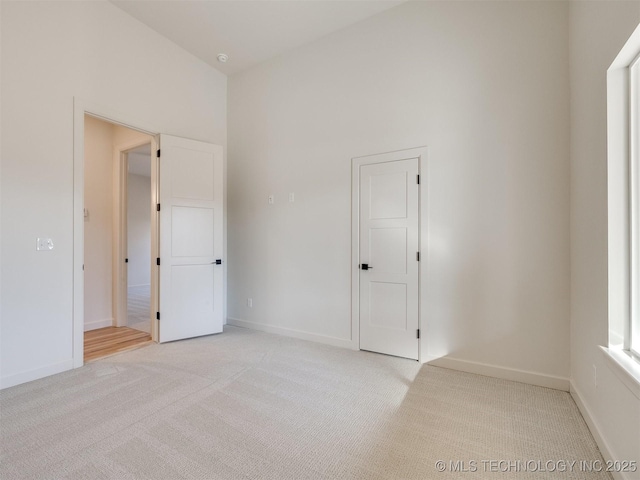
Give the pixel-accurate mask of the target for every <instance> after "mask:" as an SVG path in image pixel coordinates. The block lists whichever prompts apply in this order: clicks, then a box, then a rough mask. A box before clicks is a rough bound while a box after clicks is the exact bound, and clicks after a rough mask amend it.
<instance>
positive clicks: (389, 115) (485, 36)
mask: <svg viewBox="0 0 640 480" xmlns="http://www.w3.org/2000/svg"><path fill="white" fill-rule="evenodd" d="M568 26H569V19H568V5H567V4H566V3H561V2H496V3H492V2H468V3H465V2H410V3H407V4H404V5H401V6H400V7H397V8H395V9H392V10H389V11H387V12H384V13H382V14H380V15H376V16H375V17H372V18H370V19H368V20H365V21H363V22H361V23H358V24H356V25H354V26H352V27H349V28H346V29H344V30H342V31H340V32H337V33H335V34H332V35H330V36H328V37H325V38H324V39H322V40H320V41H318V42H316V43H313V44H311V45H309V46H306V47H303V48H301V49H298V50H296V51H293V52H291V53H288V54H285V55H283V56H281V57H279V58H277V59H275V60H273V61H271V62H268V63H266V64H263V65H260V66H258V67H255V68H253V69H251V70H249V71H247V72H244V73H240V74H238V75H235V76H233V77H230V80H229V159H230V161H229V239H230V241H229V297H228V299H229V307H228V309H229V317H230V321H236V322H238V321H240V322H238V323H241V324H244V325H253V326H255V327H257V328H271V329H273V330H274V331H280V332H283V333H289V334H298V335H299V334H301V333H300V332H302V334H303V335H304V334H309V336H310V338H316V339H320V340H324V341H328V342H332V343H337V344H340V343H341V342H342V343H347V342H349V341H350V332H351V320H350V311H351V310H350V302H351V298H350V282H351V279H350V272H351V261H352V259H351V258H350V246H351V236H350V232H351V230H350V228H351V227H350V225H351V215H350V213H351V205H350V198H351V197H350V194H351V188H350V187H351V177H350V168H351V158H352V157H355V156H360V155H366V154H374V153H379V152H385V151H391V150H398V149H404V148H410V147H416V146H421V145H427V146H428V147H429V151H430V155H429V171H428V185H427V189H428V196H429V197H428V202H429V212H428V224H429V225H428V226H429V251H428V252H427V255H424V256H423V259H425V260H426V263H425V264H423V267H424V266H426V268H427V271H428V273H427V275H426V281H427V289H428V292H429V294H428V296H427V297H425V298H423V299H422V301H423V306H424V307H425V308H424V309H423V311H422V315H423V319H424V320H425V321H426V324H427V329H426V332H424V333H425V335H426V342H427V351H428V353H429V355H431V356H432V357H443V356H448V357H449V358H456V359H460V360H462V362H459V363H457V366H458V367H459V368H469V369H474V368H476V367H477V365H474V363H473V362H479V363H484V364H489V365H493V366H496V367H498V369H497V370H495V369H493V370H492V369H489V370H490V371H491V372H493V373H496V372H498V373H500V372H502V374H505V375H507V376H508V375H512V374H515V375H516V376H517V375H518V374H519V372H511V373H509V371H508V370H504V369H515V370H523V371H526V372H534V373H538V374H540V375H539V376H536V375H534V376H529V377H528V378H529V380H531V379H534V381H536V380H535V379H537V380H540V381H541V382H542V383H545V382H550V384H553V385H556V386H558V385H560V386H561V387H565V388H566V387H568V380H567V378H568V376H569V161H568V159H569V141H568V138H569V103H568V99H569V88H568V87H569V67H568V65H569V57H568ZM289 192H294V193H295V195H296V201H295V203H293V204H289V203H287V194H288V193H289ZM269 194H274V195H275V198H276V203H275V204H274V205H271V206H270V205H268V204H267V196H268V195H269ZM423 254H424V252H423ZM353 261H354V262H356V263H357V260H353ZM248 297H251V298H253V308H248V307H247V306H246V299H247V298H248ZM233 319H235V320H233ZM500 369H503V370H500Z"/></svg>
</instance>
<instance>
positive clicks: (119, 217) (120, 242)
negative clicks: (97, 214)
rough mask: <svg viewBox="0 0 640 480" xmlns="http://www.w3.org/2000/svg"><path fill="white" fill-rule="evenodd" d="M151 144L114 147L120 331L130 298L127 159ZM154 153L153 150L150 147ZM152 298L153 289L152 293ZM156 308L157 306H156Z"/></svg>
mask: <svg viewBox="0 0 640 480" xmlns="http://www.w3.org/2000/svg"><path fill="white" fill-rule="evenodd" d="M151 143H152V139H141V140H134V141H131V142H127V143H123V144H119V145H116V146H114V148H113V168H114V170H113V212H114V218H113V229H114V232H113V233H114V235H113V238H114V242H113V293H114V294H113V307H112V308H113V313H114V317H115V324H116V326H118V327H123V326H126V325H127V323H126V322H125V321H124V319H126V318H127V298H128V290H127V287H128V281H127V271H128V265H127V264H126V263H125V262H124V259H125V258H127V257H128V246H127V245H128V235H127V232H128V226H127V205H128V193H127V184H128V173H129V169H128V164H129V163H128V155H129V150H133V149H134V148H137V147H141V146H143V145H148V144H151ZM151 150H152V151H153V146H151ZM154 157H155V155H151V165H152V166H151V169H152V170H153V164H154ZM154 187H156V185H155V184H154V183H153V180H152V181H151V198H149V208H150V210H151V232H152V233H151V242H152V245H154V244H155V243H156V242H157V235H154V234H153V232H154V225H155V220H156V218H155V217H156V216H157V213H156V211H155V209H154V208H152V205H155V204H156V200H155V195H154V192H155V190H156V189H155V188H154ZM150 250H151V258H156V257H155V256H154V248H153V247H151V249H150ZM150 265H151V271H150V272H149V274H150V279H151V283H152V284H153V283H154V281H153V277H154V271H155V270H156V269H155V268H154V266H153V265H154V262H153V261H152V262H151V264H150ZM151 291H152V294H151V296H152V297H153V288H152V289H151ZM154 305H155V304H154ZM149 322H150V324H151V338H152V339H153V340H156V337H155V336H154V330H155V328H154V323H155V322H153V321H152V320H151V317H149Z"/></svg>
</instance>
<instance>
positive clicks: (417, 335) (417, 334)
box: [416, 329, 420, 338]
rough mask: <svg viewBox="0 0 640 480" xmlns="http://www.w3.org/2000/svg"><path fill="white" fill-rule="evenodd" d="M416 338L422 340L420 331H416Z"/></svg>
mask: <svg viewBox="0 0 640 480" xmlns="http://www.w3.org/2000/svg"><path fill="white" fill-rule="evenodd" d="M416 338H420V329H418V330H416Z"/></svg>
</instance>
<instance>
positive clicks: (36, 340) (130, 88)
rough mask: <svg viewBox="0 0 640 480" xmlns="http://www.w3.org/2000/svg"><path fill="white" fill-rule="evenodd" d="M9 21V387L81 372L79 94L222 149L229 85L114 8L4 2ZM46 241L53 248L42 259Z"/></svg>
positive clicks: (5, 40) (4, 218)
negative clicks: (77, 328)
mask: <svg viewBox="0 0 640 480" xmlns="http://www.w3.org/2000/svg"><path fill="white" fill-rule="evenodd" d="M1 21H2V26H1V35H2V39H1V41H2V85H1V88H2V105H1V106H0V108H1V115H2V132H1V134H2V152H1V157H2V187H1V192H2V199H1V203H2V213H1V222H2V232H3V236H2V258H1V269H2V305H1V307H0V308H1V310H2V313H1V315H2V317H1V318H2V324H1V325H0V328H1V330H2V339H1V340H0V341H1V345H0V347H1V353H0V364H1V372H0V375H1V377H2V380H1V381H2V385H10V384H13V383H16V382H22V381H27V380H30V379H34V378H38V377H40V376H44V375H47V374H51V373H55V372H58V371H61V370H64V369H67V368H71V366H72V365H73V362H72V355H73V352H72V305H73V303H72V302H73V285H72V279H73V275H72V274H73V99H74V96H75V97H78V98H80V99H82V100H84V101H85V102H87V103H92V104H98V105H103V106H105V107H106V108H108V109H110V110H112V111H116V112H121V113H122V115H123V116H125V117H127V118H136V119H139V121H140V122H141V123H142V124H144V125H141V126H143V127H144V126H146V125H152V126H157V128H158V129H160V130H161V133H167V134H172V135H177V136H183V137H188V138H193V139H197V140H202V141H207V142H212V143H217V144H220V145H223V146H225V145H226V77H225V76H224V75H222V74H221V73H219V72H218V71H216V70H215V69H213V68H212V67H210V66H208V65H206V64H204V63H203V62H201V61H199V60H197V59H196V58H194V57H193V56H192V55H190V54H187V53H186V52H184V51H183V50H181V49H180V48H179V47H177V46H176V45H175V44H173V43H171V42H170V41H168V40H167V39H165V38H163V37H162V36H160V35H159V34H157V33H156V32H154V31H152V30H151V29H149V28H147V27H145V26H144V25H142V24H141V23H139V22H138V21H136V20H134V19H133V18H131V17H130V16H128V15H127V14H125V13H124V12H122V11H121V10H120V9H118V8H116V7H115V6H113V5H112V4H110V3H109V2H106V1H95V2H73V1H71V2H46V1H45V2H2V18H1ZM123 72H126V74H123ZM34 132H36V135H35V136H34ZM25 146H28V148H25ZM38 236H49V237H52V238H53V240H54V242H55V249H54V250H53V251H51V252H36V249H35V240H36V237H38Z"/></svg>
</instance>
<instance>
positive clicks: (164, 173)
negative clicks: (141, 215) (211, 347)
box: [158, 135, 224, 342]
mask: <svg viewBox="0 0 640 480" xmlns="http://www.w3.org/2000/svg"><path fill="white" fill-rule="evenodd" d="M159 148H160V152H161V155H160V158H159V162H158V163H159V177H160V178H159V192H158V198H159V201H160V218H159V222H160V226H159V228H160V237H159V243H160V245H159V252H160V257H159V263H160V267H159V268H160V279H159V284H160V288H159V290H160V295H159V317H160V318H159V319H160V321H159V323H158V325H159V339H160V342H169V341H172V340H180V339H183V338H190V337H198V336H201V335H209V334H212V333H220V332H222V320H223V318H222V312H223V288H222V280H223V267H222V253H223V244H222V241H223V225H224V223H223V204H222V198H223V197H222V189H223V178H222V147H220V146H218V145H212V144H209V143H203V142H196V141H194V140H187V139H184V138H178V137H172V136H169V135H160V146H159Z"/></svg>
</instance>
